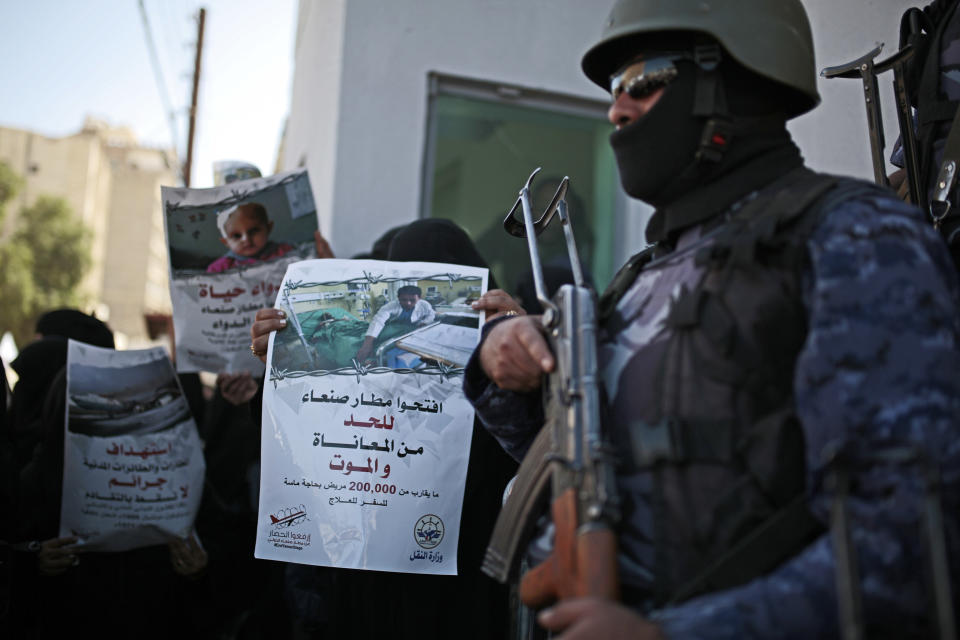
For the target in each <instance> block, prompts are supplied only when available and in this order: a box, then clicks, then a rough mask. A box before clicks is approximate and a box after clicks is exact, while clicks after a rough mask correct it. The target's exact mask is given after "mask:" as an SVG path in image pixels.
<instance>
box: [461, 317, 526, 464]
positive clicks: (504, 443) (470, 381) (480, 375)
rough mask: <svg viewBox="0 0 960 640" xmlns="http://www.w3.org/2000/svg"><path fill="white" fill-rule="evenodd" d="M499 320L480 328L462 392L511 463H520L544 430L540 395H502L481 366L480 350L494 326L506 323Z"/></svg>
mask: <svg viewBox="0 0 960 640" xmlns="http://www.w3.org/2000/svg"><path fill="white" fill-rule="evenodd" d="M507 319H508V318H498V319H497V320H494V321H493V322H489V323H487V324H485V325H484V326H483V332H482V338H481V341H480V344H479V345H477V348H476V349H474V351H473V355H472V356H471V357H470V361H469V362H468V363H467V367H466V371H465V373H464V376H463V391H464V394H465V395H466V397H467V400H469V401H470V404H472V405H473V408H474V409H475V410H476V412H477V418H479V419H480V424H482V425H483V427H484V428H485V429H486V430H487V431H489V432H490V434H491V435H492V436H493V437H494V438H496V440H497V442H499V443H500V446H501V447H503V449H504V451H506V452H507V453H508V454H509V455H510V456H511V457H512V458H513V459H514V460H517V461H520V460H523V456H524V455H525V454H526V453H527V449H529V448H530V445H531V444H532V443H533V439H534V438H535V437H536V435H537V432H538V431H539V430H540V427H541V426H543V405H542V400H541V395H540V392H539V391H537V392H533V393H517V392H514V391H505V390H503V389H501V388H500V387H498V386H497V385H495V384H493V382H491V381H490V379H489V378H488V377H487V375H486V373H484V371H483V367H481V366H480V349H481V347H482V346H483V341H484V340H486V338H487V334H488V333H489V331H490V329H492V328H493V327H494V326H496V325H497V324H499V323H500V322H503V321H504V320H507Z"/></svg>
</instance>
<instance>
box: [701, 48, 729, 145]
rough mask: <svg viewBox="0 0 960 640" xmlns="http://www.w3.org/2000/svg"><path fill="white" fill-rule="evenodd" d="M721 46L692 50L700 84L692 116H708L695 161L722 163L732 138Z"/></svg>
mask: <svg viewBox="0 0 960 640" xmlns="http://www.w3.org/2000/svg"><path fill="white" fill-rule="evenodd" d="M721 59H722V54H721V49H720V45H718V44H716V43H709V44H700V45H697V46H696V47H694V49H693V60H694V62H695V64H696V65H697V85H696V93H695V94H694V99H693V116H694V117H699V118H706V123H705V124H704V125H703V133H702V134H701V136H700V146H699V148H698V150H697V153H696V160H697V162H698V163H700V162H712V163H716V162H720V160H722V159H723V154H724V152H725V151H726V150H727V147H728V145H729V144H730V140H731V138H732V137H733V122H732V121H731V118H730V115H729V110H728V109H727V97H726V93H725V92H724V90H723V83H722V82H720V71H719V69H718V67H719V66H720V60H721Z"/></svg>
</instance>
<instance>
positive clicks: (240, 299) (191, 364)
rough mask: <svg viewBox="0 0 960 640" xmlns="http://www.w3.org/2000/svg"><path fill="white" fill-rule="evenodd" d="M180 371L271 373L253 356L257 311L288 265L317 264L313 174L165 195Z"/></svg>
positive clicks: (168, 190)
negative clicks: (311, 261) (305, 261)
mask: <svg viewBox="0 0 960 640" xmlns="http://www.w3.org/2000/svg"><path fill="white" fill-rule="evenodd" d="M161 196H162V198H163V206H164V219H165V221H166V230H167V244H168V248H169V252H170V297H171V299H172V301H173V324H174V331H175V334H176V349H177V358H176V361H177V371H212V372H215V373H219V372H238V371H250V372H251V373H253V374H255V375H259V374H260V373H262V372H263V364H262V363H261V362H260V360H259V359H257V358H255V357H254V356H253V355H252V354H251V353H250V326H251V325H252V324H253V318H254V316H255V315H256V313H257V310H259V309H261V308H263V307H270V306H272V305H273V302H274V299H275V298H276V296H277V290H278V289H279V287H280V280H281V279H283V274H284V271H286V269H287V265H289V264H291V263H293V262H297V261H299V260H303V259H305V258H315V257H316V249H315V244H314V239H313V232H314V231H315V230H316V229H317V212H316V205H315V204H314V201H313V194H312V192H311V190H310V180H309V178H308V176H307V172H306V170H305V169H299V170H296V171H290V172H287V173H281V174H277V175H275V176H270V177H267V178H259V177H258V178H251V179H247V180H237V181H234V182H231V183H229V184H226V185H223V186H219V187H213V188H208V189H188V188H176V187H162V189H161Z"/></svg>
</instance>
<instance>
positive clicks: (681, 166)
mask: <svg viewBox="0 0 960 640" xmlns="http://www.w3.org/2000/svg"><path fill="white" fill-rule="evenodd" d="M676 64H677V69H678V71H679V73H678V75H677V77H676V79H675V80H674V81H673V82H672V83H670V84H669V85H668V86H667V88H666V89H665V90H664V92H663V95H662V96H660V100H658V101H657V103H656V104H655V105H654V106H653V108H652V109H651V110H650V111H649V112H648V113H647V114H646V115H645V116H643V117H642V118H640V119H639V120H637V121H636V122H634V123H632V124H630V125H628V126H625V127H623V128H622V129H618V130H617V131H614V132H613V133H612V134H610V146H611V147H613V152H614V155H615V156H616V159H617V168H618V169H619V171H620V182H621V184H622V185H623V189H624V191H626V192H627V193H628V194H629V195H631V196H633V197H634V198H638V199H640V200H643V201H644V202H648V203H650V204H652V205H654V206H659V204H660V203H661V202H664V201H669V200H670V199H672V198H673V197H674V195H675V194H676V193H677V192H682V191H683V190H685V189H686V188H687V187H688V184H689V183H691V182H692V181H693V180H694V179H695V178H696V173H698V171H697V170H696V168H695V167H694V156H695V154H696V152H697V147H698V146H699V144H700V134H701V130H702V129H703V124H704V119H703V118H697V117H694V115H693V101H694V96H695V94H696V77H697V74H696V68H695V66H694V64H693V63H692V62H686V61H680V62H677V63H676Z"/></svg>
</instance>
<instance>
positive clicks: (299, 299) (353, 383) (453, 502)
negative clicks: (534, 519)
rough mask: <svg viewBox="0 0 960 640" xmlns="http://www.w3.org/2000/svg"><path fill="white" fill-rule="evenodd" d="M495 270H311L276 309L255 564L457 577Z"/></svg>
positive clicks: (284, 290)
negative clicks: (483, 298) (476, 366)
mask: <svg viewBox="0 0 960 640" xmlns="http://www.w3.org/2000/svg"><path fill="white" fill-rule="evenodd" d="M486 287H487V270H486V269H478V268H474V267H465V266H458V265H451V264H434V263H426V262H410V263H395V262H381V261H376V260H308V261H305V262H299V263H297V264H294V265H291V266H290V267H289V268H288V270H287V273H286V276H285V277H284V280H283V284H282V285H281V289H280V294H279V295H278V297H277V303H276V306H277V307H278V308H281V309H283V310H284V311H285V312H286V314H287V318H288V324H287V327H286V328H285V329H283V330H281V331H278V332H276V333H275V334H273V335H272V336H271V339H270V347H269V353H268V361H267V362H268V371H267V376H266V380H265V384H264V397H263V435H262V447H261V477H260V515H259V524H258V530H257V543H256V553H255V555H256V557H258V558H264V559H269V560H280V561H286V562H298V563H303V564H313V565H323V566H331V567H343V568H352V569H371V570H377V571H394V572H406V573H427V574H441V575H450V574H456V572H457V544H458V539H459V535H460V531H459V528H460V512H461V507H462V504H463V490H464V483H465V480H466V472H467V461H468V459H469V456H470V436H471V433H472V429H473V418H474V413H473V408H472V407H471V406H470V404H469V403H468V402H467V400H466V398H464V395H463V390H462V388H461V387H462V384H463V368H464V367H465V366H466V364H467V361H468V359H469V357H470V354H471V353H472V352H473V349H474V348H475V347H476V345H477V343H478V341H479V337H480V324H481V321H482V317H481V315H480V314H479V313H478V312H477V311H474V310H473V309H472V307H471V304H470V303H471V302H472V301H473V300H475V299H476V298H477V297H479V296H480V295H481V294H482V293H483V292H484V291H485V290H486Z"/></svg>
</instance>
